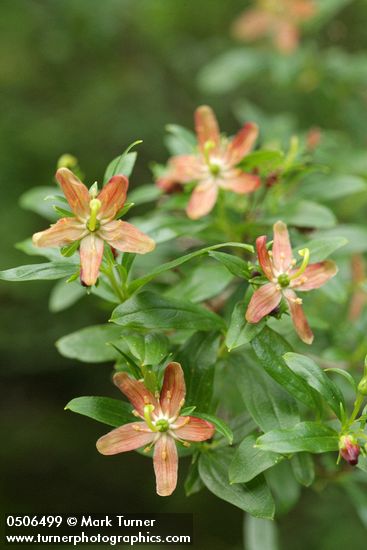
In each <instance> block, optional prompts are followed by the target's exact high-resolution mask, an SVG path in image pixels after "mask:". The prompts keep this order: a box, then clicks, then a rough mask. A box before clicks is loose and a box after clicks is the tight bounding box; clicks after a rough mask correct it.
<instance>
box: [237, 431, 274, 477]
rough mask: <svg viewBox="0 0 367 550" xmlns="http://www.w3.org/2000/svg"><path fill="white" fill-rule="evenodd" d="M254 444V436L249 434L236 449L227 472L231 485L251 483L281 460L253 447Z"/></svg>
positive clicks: (270, 453) (272, 454)
mask: <svg viewBox="0 0 367 550" xmlns="http://www.w3.org/2000/svg"><path fill="white" fill-rule="evenodd" d="M255 443H256V436H255V435H253V434H251V435H249V436H248V437H246V438H245V439H244V440H243V441H242V443H241V444H240V446H239V447H238V448H237V449H236V452H235V454H234V457H233V460H232V462H231V464H230V466H229V472H228V473H229V479H230V482H231V483H246V482H248V481H251V479H254V477H256V476H258V475H259V474H261V473H262V472H264V471H265V470H268V469H269V468H272V467H273V466H275V464H277V463H278V462H280V461H281V460H283V458H284V457H283V456H281V455H279V454H277V453H272V452H271V451H262V450H261V449H259V448H257V447H255Z"/></svg>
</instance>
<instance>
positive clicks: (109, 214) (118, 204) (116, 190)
mask: <svg viewBox="0 0 367 550" xmlns="http://www.w3.org/2000/svg"><path fill="white" fill-rule="evenodd" d="M128 187H129V180H128V179H127V177H125V176H122V175H118V176H113V177H112V178H111V179H110V180H109V181H108V182H107V183H106V185H104V187H103V188H102V190H101V192H100V193H99V194H98V199H99V200H100V201H101V203H102V206H101V209H100V211H99V216H98V217H99V218H101V219H108V220H112V219H113V218H114V217H115V216H116V214H117V212H118V211H119V210H121V208H122V207H123V206H124V204H125V200H126V193H127V189H128Z"/></svg>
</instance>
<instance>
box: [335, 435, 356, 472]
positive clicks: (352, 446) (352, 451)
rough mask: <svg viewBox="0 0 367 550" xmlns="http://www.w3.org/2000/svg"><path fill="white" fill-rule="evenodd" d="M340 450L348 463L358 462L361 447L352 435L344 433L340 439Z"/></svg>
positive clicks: (352, 464)
mask: <svg viewBox="0 0 367 550" xmlns="http://www.w3.org/2000/svg"><path fill="white" fill-rule="evenodd" d="M339 452H340V454H341V456H342V457H343V458H344V460H345V461H346V462H348V464H350V465H351V466H355V465H356V464H358V457H359V453H360V447H359V445H358V443H357V440H356V439H355V438H354V437H353V436H352V435H342V436H341V437H340V439H339Z"/></svg>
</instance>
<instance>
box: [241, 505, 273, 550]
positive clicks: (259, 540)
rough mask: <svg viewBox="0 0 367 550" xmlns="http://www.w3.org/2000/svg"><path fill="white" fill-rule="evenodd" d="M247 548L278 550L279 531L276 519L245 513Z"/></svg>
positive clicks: (249, 549)
mask: <svg viewBox="0 0 367 550" xmlns="http://www.w3.org/2000/svg"><path fill="white" fill-rule="evenodd" d="M244 534H245V548H246V550H278V549H279V546H278V532H277V526H276V523H275V522H274V521H270V520H268V519H262V518H254V517H253V516H251V515H250V514H246V515H245V523H244Z"/></svg>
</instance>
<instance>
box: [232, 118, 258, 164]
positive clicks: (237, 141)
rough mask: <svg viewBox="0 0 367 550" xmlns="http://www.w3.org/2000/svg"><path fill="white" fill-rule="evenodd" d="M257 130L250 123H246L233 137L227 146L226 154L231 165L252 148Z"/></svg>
mask: <svg viewBox="0 0 367 550" xmlns="http://www.w3.org/2000/svg"><path fill="white" fill-rule="evenodd" d="M258 135H259V128H258V126H257V124H254V123H252V122H248V123H246V124H245V125H244V126H243V128H242V129H241V130H240V131H239V132H238V133H237V134H236V135H235V137H234V138H233V139H232V141H231V142H230V144H229V146H228V150H227V154H228V156H229V158H230V161H231V162H232V163H233V164H237V163H238V162H240V160H242V159H243V157H244V156H245V155H247V153H249V152H250V151H251V149H252V148H253V146H254V144H255V141H256V140H257V136H258Z"/></svg>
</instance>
